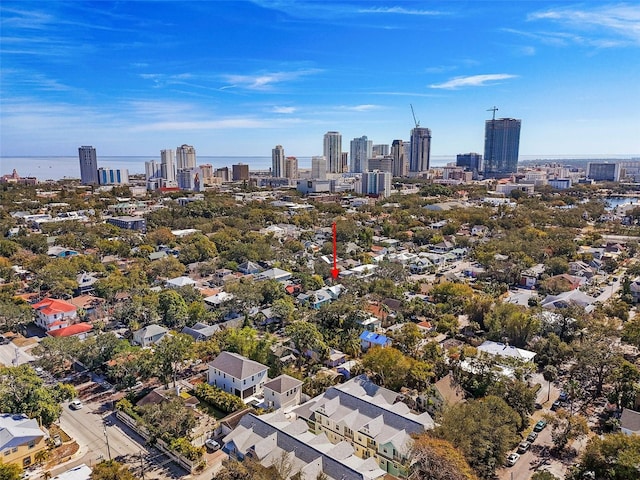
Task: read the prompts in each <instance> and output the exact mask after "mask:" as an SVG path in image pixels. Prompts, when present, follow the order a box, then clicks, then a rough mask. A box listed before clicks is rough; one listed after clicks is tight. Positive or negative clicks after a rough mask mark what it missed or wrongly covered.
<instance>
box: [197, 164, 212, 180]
mask: <svg viewBox="0 0 640 480" xmlns="http://www.w3.org/2000/svg"><path fill="white" fill-rule="evenodd" d="M198 168H199V169H200V173H202V178H201V182H202V183H203V184H204V185H211V184H212V183H213V165H211V164H210V163H203V164H202V165H200V166H199V167H198Z"/></svg>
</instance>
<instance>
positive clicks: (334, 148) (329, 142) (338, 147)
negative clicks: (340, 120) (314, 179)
mask: <svg viewBox="0 0 640 480" xmlns="http://www.w3.org/2000/svg"><path fill="white" fill-rule="evenodd" d="M322 154H323V155H324V158H325V159H326V160H327V169H328V170H327V171H328V172H330V173H343V165H342V161H341V160H342V135H340V132H327V133H325V134H324V149H323V150H322Z"/></svg>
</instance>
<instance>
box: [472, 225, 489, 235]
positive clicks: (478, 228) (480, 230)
mask: <svg viewBox="0 0 640 480" xmlns="http://www.w3.org/2000/svg"><path fill="white" fill-rule="evenodd" d="M488 233H489V228H488V227H486V226H485V225H474V226H473V227H471V235H473V236H474V237H484V236H485V235H487V234H488Z"/></svg>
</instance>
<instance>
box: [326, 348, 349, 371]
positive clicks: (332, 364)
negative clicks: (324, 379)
mask: <svg viewBox="0 0 640 480" xmlns="http://www.w3.org/2000/svg"><path fill="white" fill-rule="evenodd" d="M346 361H347V355H346V354H345V353H343V352H341V351H340V350H336V349H334V348H332V349H330V350H329V358H327V360H326V361H325V362H324V364H325V365H326V366H327V367H329V368H336V367H337V366H339V365H342V364H343V363H345V362H346Z"/></svg>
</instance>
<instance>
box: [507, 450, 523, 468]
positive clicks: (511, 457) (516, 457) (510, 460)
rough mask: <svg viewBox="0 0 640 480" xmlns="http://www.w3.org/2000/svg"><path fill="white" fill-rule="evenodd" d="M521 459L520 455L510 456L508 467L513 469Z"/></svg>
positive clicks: (512, 454)
mask: <svg viewBox="0 0 640 480" xmlns="http://www.w3.org/2000/svg"><path fill="white" fill-rule="evenodd" d="M519 458H520V455H518V454H517V453H511V454H509V456H508V457H507V465H508V466H509V467H513V466H514V465H515V464H516V462H517V461H518V459H519Z"/></svg>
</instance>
